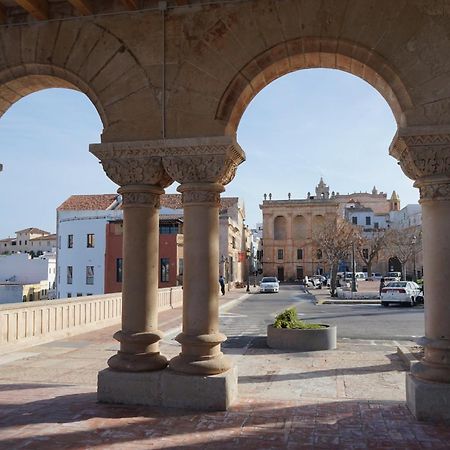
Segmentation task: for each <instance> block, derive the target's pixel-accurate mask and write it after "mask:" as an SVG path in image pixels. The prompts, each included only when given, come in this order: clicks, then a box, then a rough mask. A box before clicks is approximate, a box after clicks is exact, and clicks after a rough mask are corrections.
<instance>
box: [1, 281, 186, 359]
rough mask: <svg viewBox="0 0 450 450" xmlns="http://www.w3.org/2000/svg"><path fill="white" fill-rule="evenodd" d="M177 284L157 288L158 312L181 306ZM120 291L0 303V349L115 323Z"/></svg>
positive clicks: (181, 297) (25, 344)
mask: <svg viewBox="0 0 450 450" xmlns="http://www.w3.org/2000/svg"><path fill="white" fill-rule="evenodd" d="M182 303H183V290H182V288H181V287H176V288H164V289H159V291H158V308H159V311H165V310H168V309H171V308H176V307H179V306H181V305H182ZM121 314H122V294H121V293H120V292H119V293H116V294H108V295H96V296H89V297H79V298H77V299H63V300H44V301H38V302H31V303H15V304H8V305H0V349H1V351H2V352H7V351H9V349H11V350H15V349H17V347H25V346H28V345H36V344H41V343H44V342H48V341H53V340H55V339H62V338H65V337H68V336H72V335H74V334H79V333H84V332H87V331H91V330H95V329H97V328H102V327H106V326H109V325H114V324H117V323H118V322H119V321H120V318H121Z"/></svg>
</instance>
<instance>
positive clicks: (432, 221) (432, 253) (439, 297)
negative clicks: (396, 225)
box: [413, 200, 450, 383]
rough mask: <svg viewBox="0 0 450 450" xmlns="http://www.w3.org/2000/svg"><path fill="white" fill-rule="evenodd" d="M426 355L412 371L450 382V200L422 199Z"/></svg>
mask: <svg viewBox="0 0 450 450" xmlns="http://www.w3.org/2000/svg"><path fill="white" fill-rule="evenodd" d="M421 203H422V212H423V214H422V217H423V219H422V220H423V223H422V227H423V257H424V280H425V296H424V298H425V337H424V338H423V339H422V343H423V344H424V346H425V357H424V359H423V362H422V364H419V365H418V366H417V368H414V371H413V373H414V375H415V376H417V377H418V378H422V379H424V380H428V381H437V382H442V383H450V301H449V296H448V293H447V292H448V280H449V279H450V265H449V260H450V234H449V223H450V200H437V201H430V200H427V201H422V202H421Z"/></svg>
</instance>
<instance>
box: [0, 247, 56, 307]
mask: <svg viewBox="0 0 450 450" xmlns="http://www.w3.org/2000/svg"><path fill="white" fill-rule="evenodd" d="M55 281H56V255H55V254H54V253H46V254H44V255H42V256H39V257H37V258H31V256H30V255H29V254H27V253H14V254H13V255H1V256H0V303H15V302H21V301H33V300H41V299H47V298H50V299H51V298H55V284H56V283H55Z"/></svg>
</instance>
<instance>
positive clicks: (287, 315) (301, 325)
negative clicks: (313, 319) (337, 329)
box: [273, 308, 326, 330]
mask: <svg viewBox="0 0 450 450" xmlns="http://www.w3.org/2000/svg"><path fill="white" fill-rule="evenodd" d="M273 326H274V328H290V329H296V330H298V329H300V330H317V329H319V328H326V327H325V326H324V325H320V324H318V323H306V322H303V321H302V320H299V318H298V317H297V310H296V309H295V308H289V309H286V310H284V311H283V312H282V313H280V314H278V316H277V317H276V318H275V322H274V324H273Z"/></svg>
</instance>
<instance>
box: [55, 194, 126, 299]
mask: <svg viewBox="0 0 450 450" xmlns="http://www.w3.org/2000/svg"><path fill="white" fill-rule="evenodd" d="M120 206H121V197H120V195H117V194H104V195H72V196H71V197H69V198H68V199H67V200H66V201H65V202H64V203H63V204H62V205H60V206H59V207H58V209H57V231H56V233H57V238H58V249H57V261H58V269H57V270H58V277H57V283H56V285H57V287H56V289H57V297H58V298H70V297H81V296H86V295H99V294H103V293H104V291H105V252H106V224H107V223H108V222H109V221H111V220H119V219H122V209H120Z"/></svg>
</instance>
